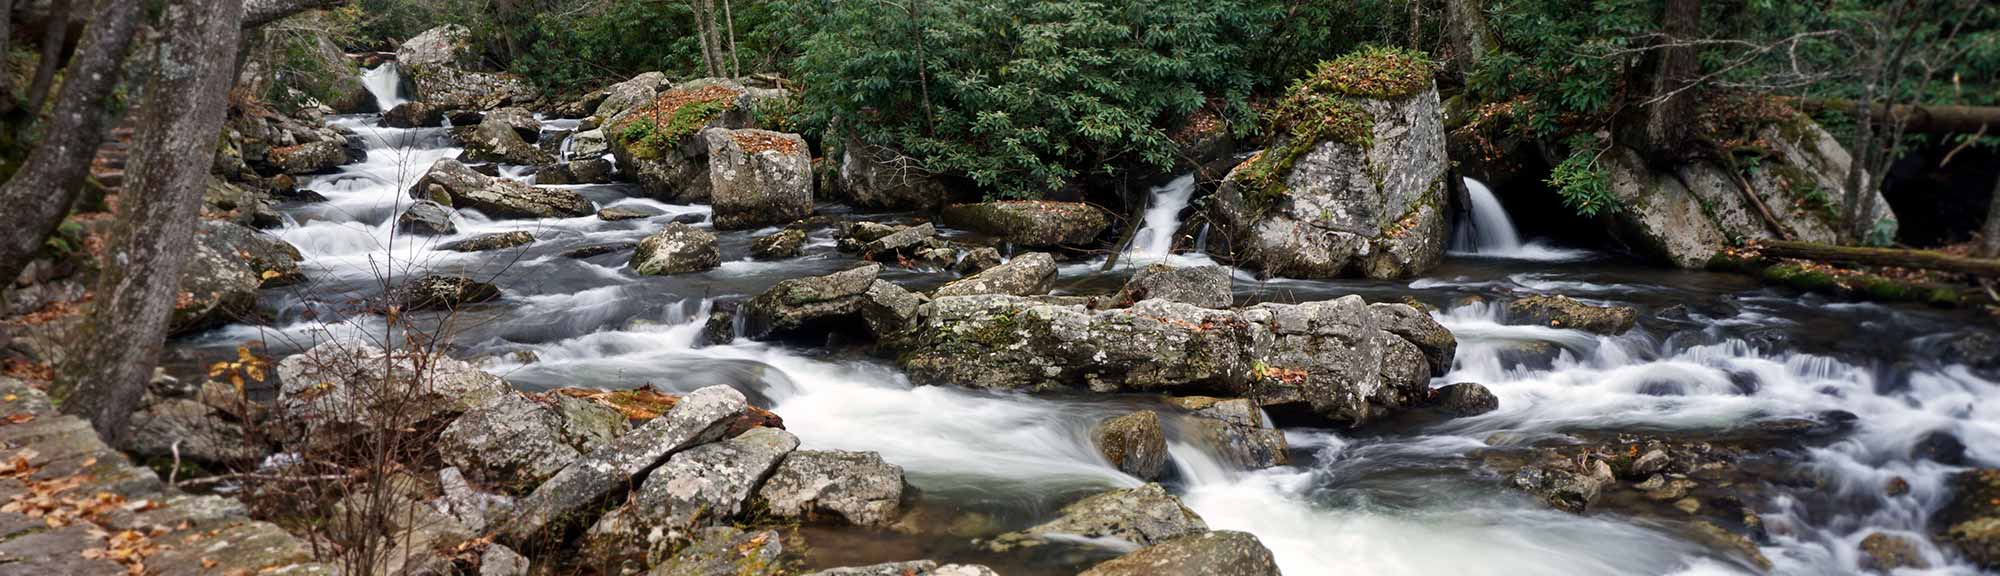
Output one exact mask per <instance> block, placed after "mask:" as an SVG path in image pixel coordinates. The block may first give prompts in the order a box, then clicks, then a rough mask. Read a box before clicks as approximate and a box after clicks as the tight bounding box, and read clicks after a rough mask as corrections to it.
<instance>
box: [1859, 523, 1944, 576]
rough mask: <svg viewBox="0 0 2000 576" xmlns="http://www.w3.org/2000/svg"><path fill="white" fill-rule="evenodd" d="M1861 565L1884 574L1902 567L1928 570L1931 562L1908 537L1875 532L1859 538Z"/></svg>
mask: <svg viewBox="0 0 2000 576" xmlns="http://www.w3.org/2000/svg"><path fill="white" fill-rule="evenodd" d="M1861 567H1862V568H1864V569H1867V570H1873V571H1877V572H1882V573H1885V574H1886V573H1891V572H1895V571H1896V570H1899V569H1903V568H1911V569H1916V570H1929V569H1930V567H1931V563H1930V560H1927V559H1925V558H1924V553H1923V550H1922V549H1920V548H1918V547H1917V543H1916V542H1914V541H1911V540H1910V539H1909V538H1908V537H1905V536H1898V535H1895V534H1890V533H1887V532H1876V533H1874V534H1869V535H1868V537H1867V538H1862V539H1861Z"/></svg>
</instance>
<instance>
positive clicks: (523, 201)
mask: <svg viewBox="0 0 2000 576" xmlns="http://www.w3.org/2000/svg"><path fill="white" fill-rule="evenodd" d="M410 197H411V198H418V199H427V200H431V201H434V202H437V203H439V204H445V205H449V206H453V207H457V208H471V209H473V210H478V211H480V212H482V213H485V214H486V215H488V216H491V217H494V218H573V217H577V216H588V215H590V214H591V213H593V212H594V211H595V210H596V206H594V205H592V204H591V203H590V200H589V199H587V198H584V197H583V195H582V194H578V193H576V192H574V191H570V190H562V189H557V188H539V187H535V186H529V185H527V184H526V183H523V182H520V181H517V180H509V179H506V178H495V177H492V176H487V175H485V174H480V173H479V172H476V171H474V170H473V169H472V168H470V167H467V166H466V165H464V164H461V163H459V162H457V161H455V160H451V159H444V160H439V161H437V162H436V163H434V164H432V165H431V168H430V170H429V171H426V172H425V173H424V177H423V178H420V179H418V180H417V183H416V184H415V185H412V186H411V187H410Z"/></svg>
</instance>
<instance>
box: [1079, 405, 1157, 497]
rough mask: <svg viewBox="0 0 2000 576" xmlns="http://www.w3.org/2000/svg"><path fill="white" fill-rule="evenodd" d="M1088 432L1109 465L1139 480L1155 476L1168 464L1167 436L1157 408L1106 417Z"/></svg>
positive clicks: (1154, 477) (1152, 478)
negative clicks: (1161, 427) (1161, 425)
mask: <svg viewBox="0 0 2000 576" xmlns="http://www.w3.org/2000/svg"><path fill="white" fill-rule="evenodd" d="M1091 436H1092V437H1093V438H1095V440H1096V442H1097V450H1098V452H1101V453H1103V454H1104V459H1105V460H1110V461H1111V466H1112V467H1114V468H1117V469H1118V471H1120V472H1124V473H1126V474H1131V475H1133V476H1137V477H1138V478H1139V479H1140V480H1156V479H1158V478H1159V477H1160V472H1161V471H1162V470H1164V469H1165V468H1166V466H1167V437H1166V433H1165V432H1164V431H1162V430H1161V429H1160V415H1159V413H1157V412H1153V411H1151V410H1141V411H1138V412H1133V413H1131V414H1126V415H1124V416H1119V417H1116V418H1111V419H1108V420H1105V421H1103V422H1101V423H1098V425H1097V427H1096V428H1094V429H1092V430H1091Z"/></svg>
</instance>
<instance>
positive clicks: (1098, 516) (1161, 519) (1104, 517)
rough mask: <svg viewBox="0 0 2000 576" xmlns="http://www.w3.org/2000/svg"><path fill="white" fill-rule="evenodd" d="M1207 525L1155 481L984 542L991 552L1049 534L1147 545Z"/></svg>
mask: <svg viewBox="0 0 2000 576" xmlns="http://www.w3.org/2000/svg"><path fill="white" fill-rule="evenodd" d="M1207 531H1208V524H1207V523H1206V522H1203V521H1202V520H1201V516H1198V515H1196V514H1195V513H1194V511H1193V510H1189V509H1188V508H1187V507H1186V506H1182V505H1181V501H1180V499H1179V498H1175V497H1174V496H1173V495H1172V494H1168V493H1167V490H1166V489H1165V488H1162V487H1160V485H1159V484H1147V485H1145V486H1140V487H1138V488H1128V489H1125V490H1112V491H1110V492H1105V493H1102V494H1098V495H1095V496H1091V497H1089V498H1084V499H1082V500H1079V501H1077V502H1076V503H1073V504H1070V505H1068V506H1064V507H1063V509H1062V515H1061V516H1060V517H1058V518H1056V519H1055V520H1051V521H1048V522H1046V523H1043V524H1040V525H1037V526H1035V527H1032V528H1029V529H1027V530H1022V531H1020V532H1009V533H1007V534H1001V535H1000V536H998V537H996V538H994V539H993V541H992V542H991V543H989V547H990V548H992V549H993V550H994V551H996V552H1006V551H1009V550H1015V549H1019V548H1026V547H1031V546H1039V545H1042V544H1047V543H1048V542H1049V540H1048V537H1049V536H1052V535H1063V536H1073V537H1082V538H1115V539H1118V540H1123V541H1126V542H1130V543H1132V544H1135V545H1139V546H1152V545H1154V544H1159V543H1161V542H1166V541H1168V540H1173V539H1175V538H1180V537H1182V536H1188V535H1192V534H1199V533H1202V532H1207Z"/></svg>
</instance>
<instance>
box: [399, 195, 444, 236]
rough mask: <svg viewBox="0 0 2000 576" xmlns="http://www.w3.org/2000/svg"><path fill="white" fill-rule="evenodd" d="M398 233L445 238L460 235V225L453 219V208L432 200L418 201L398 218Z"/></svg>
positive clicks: (412, 203)
mask: <svg viewBox="0 0 2000 576" xmlns="http://www.w3.org/2000/svg"><path fill="white" fill-rule="evenodd" d="M396 231H397V232H402V233H405V234H416V235H420V236H445V235H450V234H457V233H458V224H457V223H454V222H453V221H452V218H451V208H449V207H446V206H445V205H443V204H439V203H436V202H432V201H430V200H417V201H415V202H411V203H410V207H409V208H407V209H405V210H403V213H402V214H401V215H398V216H396Z"/></svg>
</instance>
